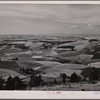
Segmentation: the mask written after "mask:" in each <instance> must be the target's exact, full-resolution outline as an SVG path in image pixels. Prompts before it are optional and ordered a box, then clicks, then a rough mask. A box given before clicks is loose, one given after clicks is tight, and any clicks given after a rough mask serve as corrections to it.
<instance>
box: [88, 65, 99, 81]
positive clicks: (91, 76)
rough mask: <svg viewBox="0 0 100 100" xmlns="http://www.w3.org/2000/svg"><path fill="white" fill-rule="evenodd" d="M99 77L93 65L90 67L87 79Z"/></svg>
mask: <svg viewBox="0 0 100 100" xmlns="http://www.w3.org/2000/svg"><path fill="white" fill-rule="evenodd" d="M98 79H99V74H98V72H97V70H96V68H95V67H93V68H92V70H91V73H90V76H89V80H98Z"/></svg>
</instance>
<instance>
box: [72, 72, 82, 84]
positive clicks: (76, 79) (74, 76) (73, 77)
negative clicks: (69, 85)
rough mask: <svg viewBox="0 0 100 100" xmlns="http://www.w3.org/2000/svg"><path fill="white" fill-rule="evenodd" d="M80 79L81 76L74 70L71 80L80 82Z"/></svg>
mask: <svg viewBox="0 0 100 100" xmlns="http://www.w3.org/2000/svg"><path fill="white" fill-rule="evenodd" d="M79 81H80V77H79V76H78V75H77V74H76V73H75V72H74V73H73V74H72V75H71V77H70V82H73V83H74V82H79Z"/></svg>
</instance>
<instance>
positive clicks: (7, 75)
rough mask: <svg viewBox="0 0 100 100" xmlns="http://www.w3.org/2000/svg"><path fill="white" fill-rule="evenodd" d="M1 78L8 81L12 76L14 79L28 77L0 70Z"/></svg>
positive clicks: (11, 71)
mask: <svg viewBox="0 0 100 100" xmlns="http://www.w3.org/2000/svg"><path fill="white" fill-rule="evenodd" d="M0 76H2V78H3V79H7V78H8V77H9V76H12V77H15V76H19V78H25V77H26V76H24V75H21V74H19V73H17V72H15V71H13V70H8V69H0Z"/></svg>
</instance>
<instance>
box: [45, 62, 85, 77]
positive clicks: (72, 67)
mask: <svg viewBox="0 0 100 100" xmlns="http://www.w3.org/2000/svg"><path fill="white" fill-rule="evenodd" d="M83 68H86V66H84V65H78V64H61V65H57V66H54V67H51V68H48V69H46V70H45V71H44V72H45V74H43V76H47V77H58V76H59V74H60V73H66V75H68V76H70V75H71V74H72V73H73V72H76V73H77V74H78V75H80V74H81V72H82V71H81V69H83Z"/></svg>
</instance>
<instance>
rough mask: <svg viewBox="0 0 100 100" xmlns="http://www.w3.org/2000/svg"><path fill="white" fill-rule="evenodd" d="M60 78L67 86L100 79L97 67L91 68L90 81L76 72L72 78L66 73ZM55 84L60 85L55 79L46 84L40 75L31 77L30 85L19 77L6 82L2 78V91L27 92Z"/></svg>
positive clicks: (0, 84)
mask: <svg viewBox="0 0 100 100" xmlns="http://www.w3.org/2000/svg"><path fill="white" fill-rule="evenodd" d="M59 76H60V78H61V79H62V81H61V82H60V84H67V82H69V83H77V82H81V81H87V82H93V81H97V80H99V78H100V76H99V74H98V71H97V70H96V68H95V67H93V68H91V72H90V75H89V80H86V78H81V77H80V76H79V75H77V74H76V73H75V72H74V73H72V74H71V76H67V75H66V74H65V73H60V75H59ZM53 84H59V81H57V78H56V79H54V80H53V81H50V82H45V81H44V80H43V78H42V76H41V75H40V74H39V75H36V74H34V73H33V74H32V75H30V80H29V82H28V84H25V82H24V81H23V80H22V79H20V78H19V77H18V76H16V77H14V78H12V77H11V76H9V77H8V78H7V80H6V81H5V80H4V79H3V78H2V77H0V90H25V89H27V87H38V86H44V85H53Z"/></svg>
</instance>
